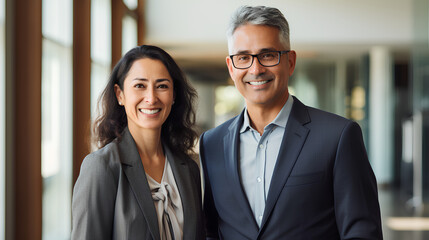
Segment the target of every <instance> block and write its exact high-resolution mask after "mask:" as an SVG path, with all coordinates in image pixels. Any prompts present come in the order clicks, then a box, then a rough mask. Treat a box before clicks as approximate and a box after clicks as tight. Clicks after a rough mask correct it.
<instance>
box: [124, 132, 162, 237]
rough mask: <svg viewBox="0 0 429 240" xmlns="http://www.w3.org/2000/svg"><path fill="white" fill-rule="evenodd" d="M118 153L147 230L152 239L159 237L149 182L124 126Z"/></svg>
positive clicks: (132, 140) (132, 141)
mask: <svg viewBox="0 0 429 240" xmlns="http://www.w3.org/2000/svg"><path fill="white" fill-rule="evenodd" d="M119 154H120V158H121V162H122V163H123V165H124V166H123V169H124V173H125V175H126V176H127V179H128V182H129V183H130V186H131V189H132V191H133V192H134V196H135V197H136V199H137V202H138V204H139V207H140V209H141V210H142V212H143V215H144V217H145V219H146V223H147V225H148V228H149V231H150V232H151V234H152V237H153V239H158V240H159V239H160V234H159V226H158V218H157V215H156V209H155V205H154V204H153V199H152V195H151V192H150V188H149V184H148V182H147V178H146V174H145V170H144V168H143V164H142V162H141V159H140V155H139V153H138V150H137V146H136V144H135V142H134V139H133V137H132V136H131V133H130V132H129V130H128V128H126V129H125V130H124V132H123V134H122V139H121V140H120V142H119Z"/></svg>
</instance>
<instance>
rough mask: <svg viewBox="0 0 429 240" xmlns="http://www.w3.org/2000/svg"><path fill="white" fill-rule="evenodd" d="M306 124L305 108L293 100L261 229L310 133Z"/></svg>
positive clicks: (307, 119) (308, 118)
mask: <svg viewBox="0 0 429 240" xmlns="http://www.w3.org/2000/svg"><path fill="white" fill-rule="evenodd" d="M308 122H310V117H309V115H308V112H307V109H306V107H305V106H304V104H302V103H301V102H300V101H299V100H298V99H296V98H294V104H293V107H292V111H291V113H290V116H289V120H288V123H287V125H286V129H285V133H284V136H283V140H282V143H281V146H280V150H279V155H278V157H277V162H276V166H275V168H274V172H273V176H272V178H271V184H270V189H269V191H268V197H267V202H266V205H265V211H264V217H263V219H262V225H261V229H262V228H263V226H264V224H265V222H266V221H267V219H268V216H269V215H270V214H271V212H272V210H273V208H274V206H275V204H276V202H277V199H278V197H279V195H280V193H281V191H282V190H283V188H284V185H285V184H286V182H287V179H288V178H289V176H290V173H291V171H292V169H293V167H294V165H295V162H296V160H297V158H298V156H299V153H300V152H301V149H302V147H303V145H304V143H305V140H306V138H307V135H308V133H309V132H310V130H309V129H308V128H306V127H304V126H303V125H304V124H306V123H308Z"/></svg>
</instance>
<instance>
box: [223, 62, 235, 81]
mask: <svg viewBox="0 0 429 240" xmlns="http://www.w3.org/2000/svg"><path fill="white" fill-rule="evenodd" d="M225 61H226V66H227V67H228V71H229V76H230V77H231V79H232V81H234V78H233V77H232V76H233V73H234V70H235V68H234V66H233V65H232V60H231V58H230V57H229V56H227V57H226V59H225Z"/></svg>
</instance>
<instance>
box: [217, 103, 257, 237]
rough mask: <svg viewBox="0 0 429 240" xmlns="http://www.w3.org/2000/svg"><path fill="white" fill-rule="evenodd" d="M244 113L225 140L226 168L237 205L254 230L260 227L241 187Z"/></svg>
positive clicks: (230, 129) (232, 126) (233, 124)
mask: <svg viewBox="0 0 429 240" xmlns="http://www.w3.org/2000/svg"><path fill="white" fill-rule="evenodd" d="M243 114H244V111H243V112H241V114H240V115H239V116H238V117H237V118H236V119H235V120H234V121H233V122H232V123H231V125H230V126H229V128H228V130H229V131H228V134H227V135H226V136H225V137H224V139H223V141H224V142H223V144H224V150H225V152H224V154H225V158H224V159H225V168H226V176H227V178H228V182H229V183H231V188H232V192H234V193H236V194H234V196H235V197H237V201H236V203H237V204H238V205H240V208H241V209H242V211H243V212H244V213H245V214H246V217H248V218H249V219H250V222H253V223H254V229H258V225H257V223H256V220H255V218H254V216H253V213H252V210H251V207H250V205H249V201H248V199H247V197H246V195H245V193H244V190H243V187H242V185H241V180H240V176H239V174H238V172H239V169H238V162H239V159H238V151H239V149H240V144H239V143H240V135H239V130H240V127H241V123H242V122H243Z"/></svg>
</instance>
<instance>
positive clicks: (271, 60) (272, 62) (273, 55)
mask: <svg viewBox="0 0 429 240" xmlns="http://www.w3.org/2000/svg"><path fill="white" fill-rule="evenodd" d="M290 51H291V50H287V51H270V52H263V53H259V54H235V55H229V57H230V58H231V60H232V65H233V66H234V67H235V68H237V69H246V68H250V67H251V66H252V64H253V59H254V58H255V57H256V58H257V59H258V62H259V64H261V65H262V66H264V67H272V66H276V65H278V64H279V63H280V56H281V55H282V54H285V53H288V52H290Z"/></svg>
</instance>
